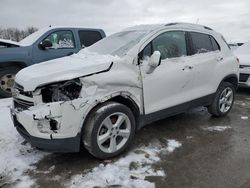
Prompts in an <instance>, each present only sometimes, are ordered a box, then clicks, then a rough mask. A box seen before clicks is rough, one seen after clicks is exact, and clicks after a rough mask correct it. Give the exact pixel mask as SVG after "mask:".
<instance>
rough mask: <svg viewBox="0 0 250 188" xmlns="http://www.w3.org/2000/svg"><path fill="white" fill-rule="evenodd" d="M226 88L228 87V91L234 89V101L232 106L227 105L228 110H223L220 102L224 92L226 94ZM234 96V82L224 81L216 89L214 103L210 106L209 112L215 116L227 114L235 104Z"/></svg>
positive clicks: (233, 92)
mask: <svg viewBox="0 0 250 188" xmlns="http://www.w3.org/2000/svg"><path fill="white" fill-rule="evenodd" d="M226 89H228V91H232V98H231V100H232V102H231V105H230V106H229V105H228V106H227V107H225V110H226V111H222V109H221V108H222V105H221V104H220V99H221V97H223V96H222V94H224V93H223V92H224V91H226ZM234 97H235V87H234V86H233V84H231V83H229V82H222V83H221V84H220V86H219V88H218V89H217V91H216V94H215V97H214V99H213V102H212V104H211V105H210V106H208V112H209V113H210V114H212V115H213V116H215V117H223V116H225V115H227V114H228V113H229V112H230V111H231V109H232V106H233V104H234ZM221 100H222V99H221Z"/></svg>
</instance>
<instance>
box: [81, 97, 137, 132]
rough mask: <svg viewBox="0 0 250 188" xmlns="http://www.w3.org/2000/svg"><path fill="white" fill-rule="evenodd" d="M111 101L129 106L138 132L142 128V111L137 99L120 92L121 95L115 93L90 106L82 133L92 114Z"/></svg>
mask: <svg viewBox="0 0 250 188" xmlns="http://www.w3.org/2000/svg"><path fill="white" fill-rule="evenodd" d="M109 101H113V102H117V103H121V104H123V105H125V106H127V107H128V108H129V109H130V110H131V111H132V113H133V115H134V117H135V122H136V130H138V129H139V128H140V126H139V125H140V119H141V111H140V107H139V104H138V103H137V102H136V101H135V99H134V98H133V97H132V95H131V94H129V93H128V92H120V93H115V94H113V95H109V96H106V97H104V98H103V99H101V100H96V101H95V103H94V104H93V105H91V106H90V108H89V110H87V112H86V116H85V118H84V120H83V123H82V128H81V130H82V131H83V127H84V124H85V123H86V122H87V121H88V118H89V116H90V114H91V113H92V112H93V111H95V109H96V108H98V107H99V106H100V105H102V104H104V103H105V102H109Z"/></svg>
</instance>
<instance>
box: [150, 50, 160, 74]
mask: <svg viewBox="0 0 250 188" xmlns="http://www.w3.org/2000/svg"><path fill="white" fill-rule="evenodd" d="M160 63H161V52H159V51H154V53H153V54H152V55H151V57H150V58H149V61H148V70H147V74H150V73H152V72H153V70H154V69H155V68H156V67H158V66H159V65H160Z"/></svg>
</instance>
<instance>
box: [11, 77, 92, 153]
mask: <svg viewBox="0 0 250 188" xmlns="http://www.w3.org/2000/svg"><path fill="white" fill-rule="evenodd" d="M16 91H17V93H18V94H17V95H16V96H15V97H14V98H13V107H12V108H11V114H12V117H13V122H14V125H15V127H16V128H17V130H18V132H19V133H20V134H21V135H22V136H23V137H24V138H25V139H26V140H27V141H29V142H30V143H31V144H32V145H34V146H36V147H38V148H42V149H46V150H52V151H58V152H76V151H79V149H80V132H81V126H80V125H81V124H82V123H83V114H84V111H85V110H86V109H87V108H88V106H87V100H85V99H83V98H81V97H80V91H81V84H80V82H79V80H71V81H67V82H64V83H56V84H52V85H48V86H45V87H42V88H39V89H37V90H36V91H35V92H32V94H31V92H23V91H22V90H21V89H20V88H16Z"/></svg>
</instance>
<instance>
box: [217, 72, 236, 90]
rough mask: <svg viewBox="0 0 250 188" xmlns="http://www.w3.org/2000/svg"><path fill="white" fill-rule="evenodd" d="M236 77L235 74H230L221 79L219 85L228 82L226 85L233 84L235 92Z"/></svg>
mask: <svg viewBox="0 0 250 188" xmlns="http://www.w3.org/2000/svg"><path fill="white" fill-rule="evenodd" d="M238 80H239V79H238V76H237V75H236V74H230V75H228V76H226V77H224V78H223V80H222V81H221V82H220V84H221V83H222V82H228V83H231V84H233V86H234V88H235V90H236V89H237V88H238Z"/></svg>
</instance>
